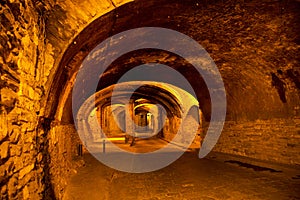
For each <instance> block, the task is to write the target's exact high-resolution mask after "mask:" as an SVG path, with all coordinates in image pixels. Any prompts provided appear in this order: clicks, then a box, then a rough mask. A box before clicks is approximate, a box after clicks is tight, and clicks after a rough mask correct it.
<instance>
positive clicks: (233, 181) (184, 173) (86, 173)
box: [63, 140, 300, 200]
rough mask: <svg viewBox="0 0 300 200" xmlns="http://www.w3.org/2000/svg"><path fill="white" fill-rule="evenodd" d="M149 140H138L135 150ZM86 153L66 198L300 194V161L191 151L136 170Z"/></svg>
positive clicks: (279, 196)
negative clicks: (129, 170)
mask: <svg viewBox="0 0 300 200" xmlns="http://www.w3.org/2000/svg"><path fill="white" fill-rule="evenodd" d="M146 142H147V141H143V140H141V141H138V142H137V144H139V145H136V146H135V147H134V149H135V150H134V151H136V152H138V151H139V150H138V149H139V147H141V148H142V147H143V145H142V144H143V143H146ZM148 142H149V141H148ZM157 144H158V145H163V142H161V141H160V142H157ZM83 158H84V160H85V166H83V167H81V168H80V169H79V170H78V173H77V174H76V175H74V176H73V177H72V178H71V180H70V183H69V184H68V186H67V189H66V192H65V195H64V198H63V199H64V200H73V199H74V200H75V199H81V200H85V199H86V200H87V199H89V200H95V199H97V200H99V199H100V200H114V199H126V200H127V199H128V200H131V199H132V200H133V199H135V200H136V199H145V200H146V199H148V200H159V199H168V200H171V199H176V200H177V199H189V200H190V199H191V200H192V199H194V200H201V199H203V200H204V199H205V200H214V199H238V200H240V199H251V200H253V199H254V200H255V199H257V200H258V199H259V200H262V199H270V200H276V199H278V200H279V199H280V200H283V199H300V169H299V167H293V168H292V167H291V166H286V165H278V164H274V163H261V162H259V161H255V160H251V159H248V158H247V159H245V158H242V157H236V156H231V155H227V154H220V153H211V154H209V155H208V156H207V157H206V158H204V159H199V158H198V157H197V152H196V151H189V152H186V153H185V154H184V155H183V156H182V157H181V158H180V159H178V160H177V161H175V162H174V163H173V164H171V165H169V166H168V167H166V168H163V169H161V170H158V171H155V172H150V173H143V174H131V173H125V172H120V171H117V170H114V169H111V168H109V167H107V166H105V165H103V164H102V163H100V162H99V161H98V160H96V159H95V158H94V157H93V156H92V155H91V154H88V153H86V154H84V155H83Z"/></svg>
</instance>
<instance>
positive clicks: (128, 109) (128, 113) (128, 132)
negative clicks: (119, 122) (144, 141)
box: [125, 99, 135, 145]
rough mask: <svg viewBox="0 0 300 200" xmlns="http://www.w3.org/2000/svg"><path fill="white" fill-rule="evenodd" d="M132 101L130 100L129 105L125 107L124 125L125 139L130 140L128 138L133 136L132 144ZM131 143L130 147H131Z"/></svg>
mask: <svg viewBox="0 0 300 200" xmlns="http://www.w3.org/2000/svg"><path fill="white" fill-rule="evenodd" d="M133 117H134V100H133V99H130V101H129V103H128V104H126V105H125V123H126V133H125V135H126V136H125V137H126V138H130V136H133V142H134V136H135V134H134V121H133V119H134V118H133ZM133 142H132V145H133Z"/></svg>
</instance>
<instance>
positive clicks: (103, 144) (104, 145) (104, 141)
mask: <svg viewBox="0 0 300 200" xmlns="http://www.w3.org/2000/svg"><path fill="white" fill-rule="evenodd" d="M102 142H103V153H105V140H102Z"/></svg>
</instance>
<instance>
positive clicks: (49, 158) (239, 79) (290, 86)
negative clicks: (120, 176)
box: [0, 0, 300, 199]
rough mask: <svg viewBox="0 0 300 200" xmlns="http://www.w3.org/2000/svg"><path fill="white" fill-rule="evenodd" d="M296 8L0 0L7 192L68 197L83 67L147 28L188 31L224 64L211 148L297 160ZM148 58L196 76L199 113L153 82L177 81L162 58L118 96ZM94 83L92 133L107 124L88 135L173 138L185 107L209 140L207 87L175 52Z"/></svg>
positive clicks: (200, 0)
mask: <svg viewBox="0 0 300 200" xmlns="http://www.w3.org/2000/svg"><path fill="white" fill-rule="evenodd" d="M299 11H300V2H299V1H297V0H289V1H288V0H281V1H276V0H262V1H259V0H228V1H227V0H82V1H80V0H1V1H0V91H1V93H0V187H1V188H0V199H61V197H62V196H63V193H64V189H65V188H66V186H67V184H68V180H69V177H70V176H71V175H72V174H74V171H75V170H77V169H78V168H79V167H80V166H82V165H83V164H82V162H83V161H82V151H83V152H85V151H86V149H85V148H84V147H83V149H81V148H82V145H84V144H83V142H82V141H81V140H80V138H79V136H78V134H77V130H76V128H75V125H74V120H76V118H74V116H73V114H74V113H73V112H72V89H73V86H74V82H75V79H76V75H77V74H78V71H79V69H80V66H81V65H82V62H83V61H84V59H85V58H86V56H87V55H88V54H89V53H90V52H91V51H92V50H93V49H94V48H95V47H96V46H97V45H98V44H100V43H101V42H102V41H104V40H105V39H107V38H109V37H111V36H113V35H115V34H118V33H121V32H123V31H126V30H130V29H134V28H139V27H163V28H167V29H171V30H175V31H178V32H180V33H183V34H185V35H187V36H189V37H190V38H192V39H193V40H195V41H197V42H198V43H199V44H200V45H201V46H203V47H204V48H205V50H206V51H207V52H208V53H209V55H210V57H211V58H212V59H213V61H214V62H215V64H216V66H217V68H218V70H219V72H220V74H221V77H222V79H223V82H224V87H225V90H226V100H227V112H226V120H225V123H224V127H223V131H222V134H221V136H220V138H219V140H218V142H217V144H216V145H215V147H214V149H213V151H214V152H221V153H226V154H229V155H238V156H243V157H245V158H249V159H250V158H251V159H257V160H261V161H265V162H271V163H280V164H284V165H288V166H294V167H299V165H300V153H299V151H300V104H299V102H300V12H299ZM174 43H176V41H174ZM101 59H105V58H101ZM147 63H160V64H163V65H166V66H169V67H170V68H172V69H174V70H176V71H177V72H178V73H180V74H181V75H182V76H183V77H184V78H185V79H186V80H187V81H188V82H189V83H190V85H191V86H192V88H193V90H194V92H195V95H194V96H191V97H189V98H190V99H188V100H187V101H193V102H194V103H193V106H192V107H190V110H184V111H183V110H182V107H181V104H182V103H184V101H186V99H185V100H182V101H180V100H179V99H180V98H179V96H180V97H186V98H187V96H189V95H190V92H189V91H185V90H184V88H181V85H180V84H177V85H172V86H170V87H169V86H167V85H166V84H164V83H162V82H151V80H147V76H148V73H152V74H157V76H159V77H160V78H161V80H165V82H168V83H169V84H171V83H172V81H175V82H176V80H173V79H174V77H172V75H171V74H168V73H160V71H159V70H158V69H156V67H155V66H154V67H152V68H151V67H150V68H151V70H149V72H148V71H147V72H145V74H144V75H142V76H139V77H135V78H136V80H134V81H133V82H132V83H130V84H129V83H128V84H129V85H126V83H125V85H124V83H123V86H124V87H123V91H122V92H123V93H126V92H128V91H127V89H126V88H127V86H128V87H129V86H131V85H134V84H137V83H141V84H142V85H143V86H141V87H139V88H138V89H137V90H136V91H134V92H133V94H132V96H130V99H129V102H128V103H126V102H124V101H123V99H122V95H123V93H120V94H119V95H118V98H117V103H115V104H112V103H111V94H112V93H111V91H112V88H113V87H114V85H116V83H117V82H118V81H119V79H120V78H121V77H122V76H123V75H124V74H125V73H127V72H128V71H130V70H132V69H134V68H135V67H136V66H139V65H143V64H147ZM89 78H90V77H85V79H84V80H88V79H89ZM142 81H146V82H142ZM96 88H97V89H96V91H95V94H96V96H97V95H98V96H97V98H96V100H95V104H94V105H95V106H94V107H89V109H81V110H80V111H81V112H82V113H84V115H86V116H88V117H91V116H96V118H93V119H96V121H95V120H94V121H93V120H91V121H89V122H86V124H87V125H86V126H85V130H87V133H90V132H93V123H94V124H95V123H96V124H100V125H101V126H102V132H101V133H100V132H99V135H97V134H96V135H95V134H94V135H89V134H87V137H89V138H92V139H93V140H95V141H96V142H95V144H97V141H98V142H99V141H102V140H101V138H102V136H103V134H105V135H106V137H108V138H123V139H124V140H125V142H128V145H134V142H135V137H134V136H132V135H129V136H128V135H126V132H128V131H130V132H134V133H135V134H136V135H139V134H143V135H145V137H155V138H160V139H164V140H167V141H170V140H172V139H173V138H174V137H175V136H174V133H176V132H177V131H178V130H179V129H180V128H179V124H180V123H181V122H182V116H183V115H184V114H186V116H187V118H188V119H191V121H194V122H197V129H196V130H195V131H196V134H195V138H194V139H193V141H192V145H196V146H197V147H198V148H200V147H201V143H202V141H203V139H204V138H205V136H207V135H206V131H207V128H208V126H209V124H210V120H211V108H212V104H211V97H210V94H209V91H208V88H207V86H206V83H205V81H204V79H203V77H201V75H200V74H199V73H198V72H197V71H196V70H195V69H194V68H193V66H192V65H191V63H188V62H187V61H186V60H185V59H184V58H182V57H180V56H178V55H176V54H175V53H172V52H169V51H164V50H159V49H141V50H137V51H131V52H128V53H126V54H124V55H122V56H120V57H118V58H117V59H116V60H114V61H113V62H112V63H111V64H110V65H109V67H108V68H107V69H106V70H105V72H104V73H103V74H102V76H101V77H99V83H98V85H97V86H96ZM174 88H175V89H174ZM179 90H180V91H181V90H182V92H181V95H179V96H176V94H177V95H178V93H180V92H178V91H179ZM83 92H84V91H83ZM185 93H186V94H185ZM78 98H81V97H80V96H78ZM195 99H196V100H195ZM84 100H86V99H84ZM92 103H93V101H92ZM73 104H74V103H73ZM125 108H129V111H130V112H129V114H128V113H126V109H125ZM112 113H114V115H112ZM127 115H129V118H131V119H132V120H133V121H132V122H129V121H128V120H127V117H128V116H127ZM126 116H127V117H126ZM162 116H164V117H162ZM189 116H190V117H189ZM185 126H186V127H189V121H188V122H187V124H186V125H185ZM181 139H182V140H184V138H181ZM111 140H112V141H113V139H111ZM116 140H117V139H116Z"/></svg>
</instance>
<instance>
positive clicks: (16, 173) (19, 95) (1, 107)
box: [0, 1, 46, 199]
mask: <svg viewBox="0 0 300 200" xmlns="http://www.w3.org/2000/svg"><path fill="white" fill-rule="evenodd" d="M41 16H42V10H40V9H39V7H38V4H33V3H32V2H31V1H13V2H7V1H1V5H0V21H1V24H0V30H1V31H0V90H1V93H0V115H1V118H0V129H1V131H0V149H1V160H0V186H1V194H0V196H1V199H8V198H9V199H22V198H24V199H27V198H29V197H30V198H32V199H41V198H43V196H44V195H45V193H44V189H45V186H46V185H45V182H44V178H45V163H44V161H45V160H44V155H43V146H44V142H45V139H44V135H43V134H44V133H45V131H44V130H45V129H46V124H43V123H40V122H41V121H42V120H41V117H40V115H39V114H40V109H41V108H40V107H39V101H40V99H41V96H42V95H43V92H44V90H43V85H42V81H41V79H42V71H41V70H42V68H41V66H40V62H39V61H40V59H42V57H41V55H43V52H44V50H43V49H44V39H45V35H44V20H43V18H42V17H41ZM43 126H44V128H45V129H43V128H41V127H43ZM39 127H40V129H39Z"/></svg>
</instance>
